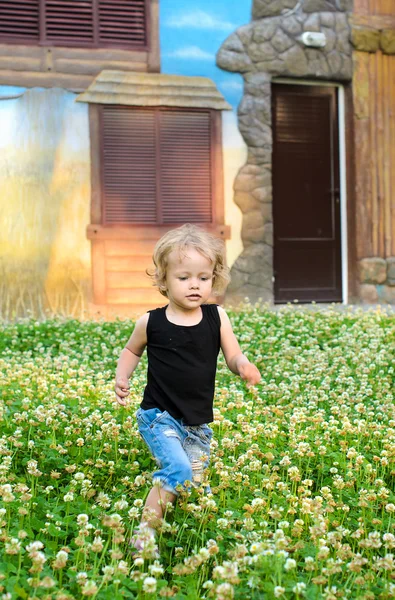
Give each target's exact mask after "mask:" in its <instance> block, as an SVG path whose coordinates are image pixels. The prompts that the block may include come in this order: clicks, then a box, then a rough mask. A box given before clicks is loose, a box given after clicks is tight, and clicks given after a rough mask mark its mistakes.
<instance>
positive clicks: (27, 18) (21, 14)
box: [0, 0, 40, 43]
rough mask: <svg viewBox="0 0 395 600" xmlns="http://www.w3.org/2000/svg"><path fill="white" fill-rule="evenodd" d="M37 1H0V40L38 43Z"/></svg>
mask: <svg viewBox="0 0 395 600" xmlns="http://www.w3.org/2000/svg"><path fill="white" fill-rule="evenodd" d="M39 23H40V20H39V0H0V39H2V40H5V41H7V40H20V41H21V43H23V41H24V40H26V41H37V42H38V41H39V37H40V29H39Z"/></svg>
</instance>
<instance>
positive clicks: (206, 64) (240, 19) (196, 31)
mask: <svg viewBox="0 0 395 600" xmlns="http://www.w3.org/2000/svg"><path fill="white" fill-rule="evenodd" d="M250 15H251V0H189V2H185V0H161V2H160V38H161V63H162V64H161V66H162V69H161V70H162V73H167V74H172V75H200V76H203V77H210V78H211V79H213V80H214V81H215V83H216V84H217V87H218V89H219V90H220V91H221V92H222V94H223V95H224V96H225V98H226V100H227V101H228V102H229V103H230V104H232V106H233V107H234V108H236V106H237V105H238V103H239V102H240V99H241V96H242V92H243V79H242V77H241V75H238V74H234V73H228V72H225V71H222V70H221V69H219V68H218V67H217V66H216V64H215V54H216V52H217V51H218V49H219V47H220V46H221V44H222V42H223V41H224V40H225V39H226V38H227V37H228V35H229V34H230V33H232V32H233V31H234V30H235V29H236V28H237V27H240V25H244V24H246V23H249V21H250Z"/></svg>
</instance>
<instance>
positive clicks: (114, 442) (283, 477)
mask: <svg viewBox="0 0 395 600" xmlns="http://www.w3.org/2000/svg"><path fill="white" fill-rule="evenodd" d="M230 316H231V319H232V322H233V325H234V329H235V332H236V335H237V336H238V338H239V340H240V343H241V346H242V348H243V350H244V351H245V352H246V353H247V355H248V357H249V358H250V359H251V360H253V361H254V362H256V364H257V365H258V366H259V368H260V370H261V372H262V383H261V384H260V385H258V386H256V388H252V389H247V388H246V386H245V384H244V383H243V381H242V380H241V379H240V378H237V377H236V376H234V375H233V374H232V373H230V372H229V371H228V369H227V367H226V365H225V363H224V361H223V359H222V358H221V359H220V362H219V368H218V375H217V389H216V398H215V422H214V423H213V425H212V427H213V430H214V440H213V442H212V459H211V466H210V469H209V473H208V477H209V479H210V483H211V488H212V494H208V495H205V494H204V493H203V492H202V490H200V489H192V491H191V492H188V493H184V494H183V495H182V496H181V497H180V498H179V501H178V503H177V505H176V507H175V508H171V507H168V510H167V512H166V518H165V522H164V523H163V526H162V529H161V531H160V534H159V537H158V545H157V547H154V546H153V545H152V544H151V545H150V544H147V545H146V547H145V549H144V550H143V552H142V553H140V555H137V556H134V555H133V554H132V549H131V547H130V545H129V540H130V537H131V534H132V532H133V529H134V528H136V526H137V524H138V522H139V518H140V515H141V510H142V505H143V501H144V498H145V496H146V494H147V492H148V490H149V488H150V474H151V472H152V470H153V469H154V467H155V464H154V461H153V459H152V458H151V456H150V454H149V452H148V450H147V448H146V447H145V446H144V443H143V442H142V440H141V439H140V437H139V434H138V432H137V427H136V421H135V418H134V413H135V411H136V409H137V407H138V405H139V402H140V400H141V395H142V391H143V388H144V384H145V370H146V359H145V358H144V359H143V360H142V362H141V364H140V365H139V367H138V369H137V371H136V374H135V376H134V379H133V384H132V394H131V405H130V407H129V408H127V409H125V408H122V407H120V406H118V405H117V404H115V403H114V398H113V392H112V389H113V377H114V370H115V365H116V360H117V357H118V355H119V353H120V351H121V349H122V347H123V345H124V344H125V343H126V341H127V339H128V337H129V335H130V332H131V330H132V328H133V323H132V322H130V321H122V322H120V321H118V322H112V323H108V322H79V321H76V320H62V319H51V320H47V321H43V322H37V321H34V320H26V321H24V322H17V323H8V324H5V323H2V324H0V397H1V405H0V428H1V429H0V599H3V600H13V599H22V600H25V599H26V600H27V599H30V598H45V599H47V600H50V599H51V600H52V599H53V600H69V599H73V598H75V599H79V598H85V597H87V598H89V597H91V598H97V599H106V598H109V599H111V600H117V599H120V598H139V599H144V600H146V599H148V600H154V599H156V598H161V597H172V598H175V599H185V600H187V599H189V600H196V599H200V598H208V599H209V598H213V599H218V600H225V599H231V598H236V599H241V598H243V599H246V600H249V599H251V600H254V599H268V600H270V599H273V598H284V599H290V598H299V599H304V598H307V599H310V600H313V599H320V598H324V599H326V600H334V599H337V598H343V599H352V600H354V599H359V600H362V599H364V600H370V599H372V600H374V599H376V598H380V599H386V598H395V403H394V367H395V361H394V358H395V316H394V315H393V314H392V316H391V314H390V313H386V312H385V311H378V310H372V311H368V312H363V311H362V310H356V311H345V312H338V311H336V310H335V309H334V308H330V309H326V310H316V311H312V310H308V309H307V308H305V309H304V308H298V309H296V310H295V309H292V308H290V307H284V308H281V309H280V310H278V311H269V310H266V309H265V308H264V307H263V308H259V307H252V306H248V305H247V306H246V307H245V310H243V312H238V313H231V315H230Z"/></svg>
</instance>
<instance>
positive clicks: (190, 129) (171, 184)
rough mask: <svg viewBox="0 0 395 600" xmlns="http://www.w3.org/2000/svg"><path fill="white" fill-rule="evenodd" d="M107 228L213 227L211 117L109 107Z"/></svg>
mask: <svg viewBox="0 0 395 600" xmlns="http://www.w3.org/2000/svg"><path fill="white" fill-rule="evenodd" d="M102 115H103V161H104V164H103V190H104V194H103V198H104V206H103V214H104V223H105V224H106V223H107V224H115V223H117V224H133V223H136V224H137V223H140V224H144V223H145V224H172V223H174V224H176V223H185V222H190V223H211V222H212V221H213V218H212V215H213V207H212V196H213V192H212V187H213V186H212V158H211V157H212V147H211V113H210V111H192V110H166V109H163V108H152V109H150V108H147V109H135V108H130V107H120V106H104V107H103V109H102Z"/></svg>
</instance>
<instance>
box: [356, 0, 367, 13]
mask: <svg viewBox="0 0 395 600" xmlns="http://www.w3.org/2000/svg"><path fill="white" fill-rule="evenodd" d="M369 12H370V10H369V0H354V13H355V14H359V15H368V14H369Z"/></svg>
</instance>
